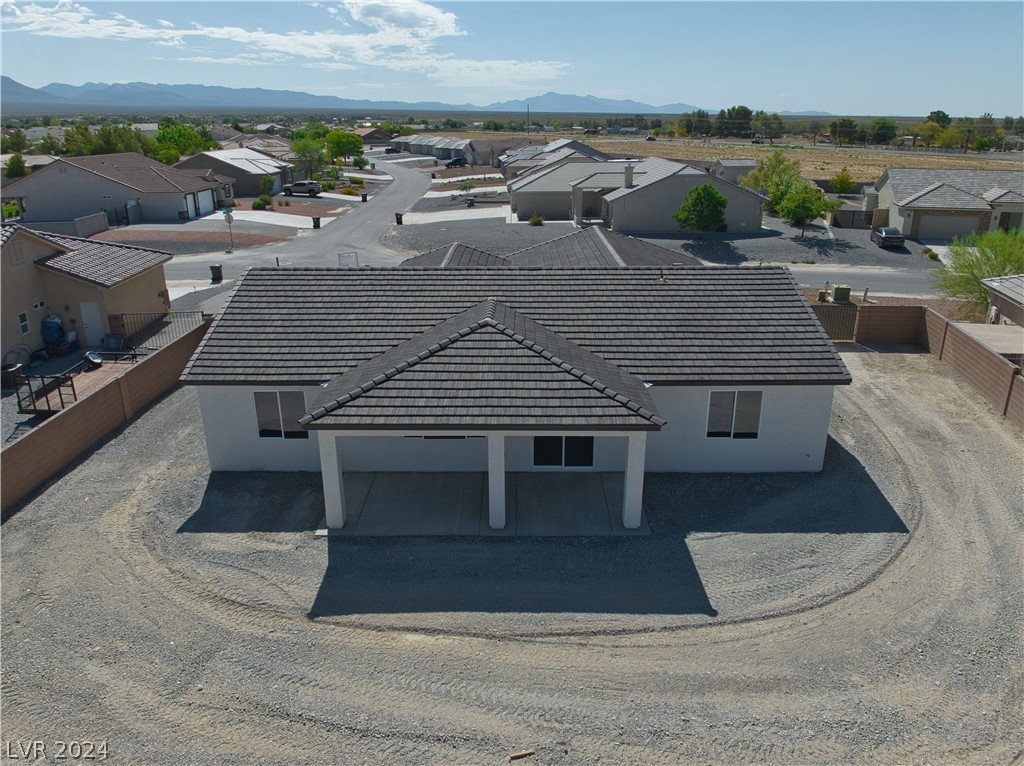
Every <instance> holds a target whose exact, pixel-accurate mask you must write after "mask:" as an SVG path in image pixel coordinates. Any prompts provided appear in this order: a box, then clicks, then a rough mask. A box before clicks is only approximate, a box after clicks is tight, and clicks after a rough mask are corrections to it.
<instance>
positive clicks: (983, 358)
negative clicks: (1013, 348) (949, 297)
mask: <svg viewBox="0 0 1024 766" xmlns="http://www.w3.org/2000/svg"><path fill="white" fill-rule="evenodd" d="M939 358H940V359H942V361H944V362H946V363H947V364H948V365H949V366H950V367H952V368H953V369H954V370H956V371H957V372H959V373H960V374H961V375H963V376H964V377H965V378H966V379H967V380H968V381H969V382H970V384H971V385H972V386H974V387H975V388H976V389H977V390H978V393H980V394H981V395H982V396H984V397H985V399H986V400H987V401H988V403H989V404H991V405H992V406H993V407H995V409H996V410H997V411H998V412H999V413H1000V414H1003V415H1005V414H1006V405H1007V402H1008V401H1009V400H1010V393H1011V392H1010V388H1011V386H1012V385H1013V382H1014V378H1015V377H1017V376H1018V373H1019V372H1020V368H1019V367H1017V366H1016V365H1013V364H1011V363H1010V362H1008V361H1007V360H1006V359H1004V358H1003V357H1001V356H999V355H998V354H996V353H995V352H993V351H991V350H990V349H988V348H987V347H986V346H984V345H982V344H981V343H979V342H978V341H977V340H975V339H974V338H972V337H971V336H970V335H968V334H967V333H965V332H964V331H963V330H961V329H960V328H959V327H957V326H956V324H954V323H953V322H950V323H949V327H948V328H947V329H946V342H945V343H944V344H943V347H942V356H941V357H939Z"/></svg>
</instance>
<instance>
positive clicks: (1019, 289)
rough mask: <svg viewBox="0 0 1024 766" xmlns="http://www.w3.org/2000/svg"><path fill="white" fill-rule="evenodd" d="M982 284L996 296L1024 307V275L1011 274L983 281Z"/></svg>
mask: <svg viewBox="0 0 1024 766" xmlns="http://www.w3.org/2000/svg"><path fill="white" fill-rule="evenodd" d="M981 283H982V284H983V285H985V287H987V288H988V289H989V291H990V292H993V293H995V294H996V295H1001V296H1002V297H1004V298H1006V299H1007V300H1010V301H1013V302H1014V303H1016V304H1017V305H1018V306H1024V274H1011V275H1010V276H1007V277H992V278H991V279H983V280H981Z"/></svg>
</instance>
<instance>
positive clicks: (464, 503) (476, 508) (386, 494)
mask: <svg viewBox="0 0 1024 766" xmlns="http://www.w3.org/2000/svg"><path fill="white" fill-rule="evenodd" d="M622 488H623V477H622V474H618V473H590V472H586V473H584V472H581V473H563V472H550V473H548V472H544V473H509V474H508V475H507V476H506V477H505V497H506V499H505V527H504V528H503V529H491V527H490V524H489V516H488V511H489V509H488V498H487V474H485V473H468V472H467V473H445V472H437V473H411V472H410V473H404V472H352V473H346V474H345V504H346V512H347V514H348V518H347V520H346V522H345V526H344V528H342V529H340V530H328V529H327V527H326V523H324V522H321V524H320V529H318V530H317V534H318V535H320V536H324V535H328V534H329V535H332V536H340V537H395V536H403V537H405V536H413V537H421V536H453V535H454V536H458V535H462V536H473V537H475V536H485V537H515V536H519V537H611V536H619V535H630V536H632V535H650V534H651V528H650V526H649V525H648V523H647V518H646V516H644V517H643V518H642V519H641V526H640V528H639V529H626V528H625V527H623V525H622Z"/></svg>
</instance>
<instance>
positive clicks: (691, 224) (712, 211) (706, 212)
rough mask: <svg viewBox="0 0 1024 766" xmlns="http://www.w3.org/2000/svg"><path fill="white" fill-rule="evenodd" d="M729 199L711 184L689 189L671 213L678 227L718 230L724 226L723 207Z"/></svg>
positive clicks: (689, 229)
mask: <svg viewBox="0 0 1024 766" xmlns="http://www.w3.org/2000/svg"><path fill="white" fill-rule="evenodd" d="M728 205H729V200H728V199H727V198H726V196H725V195H724V194H722V193H721V192H719V191H718V189H716V188H715V187H714V186H712V185H711V184H701V185H700V186H695V187H694V188H692V189H690V193H689V194H687V195H686V199H685V200H683V203H682V204H681V205H680V206H679V209H678V210H676V212H674V213H673V214H672V217H673V218H675V219H676V222H677V223H678V224H679V228H680V229H686V230H688V231H718V230H719V229H721V228H722V227H723V226H725V208H726V207H727V206H728Z"/></svg>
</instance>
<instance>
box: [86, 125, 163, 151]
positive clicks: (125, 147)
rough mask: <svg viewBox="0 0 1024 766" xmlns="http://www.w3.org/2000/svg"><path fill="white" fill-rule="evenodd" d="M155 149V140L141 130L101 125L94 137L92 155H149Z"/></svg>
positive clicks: (122, 126)
mask: <svg viewBox="0 0 1024 766" xmlns="http://www.w3.org/2000/svg"><path fill="white" fill-rule="evenodd" d="M153 148H154V141H153V139H152V138H150V137H149V136H147V135H145V134H144V133H142V131H140V130H132V129H131V128H128V127H126V126H124V125H101V126H100V128H99V130H97V131H96V135H94V136H93V143H92V154H119V153H121V152H135V153H136V154H149V153H151V152H152V151H153Z"/></svg>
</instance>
